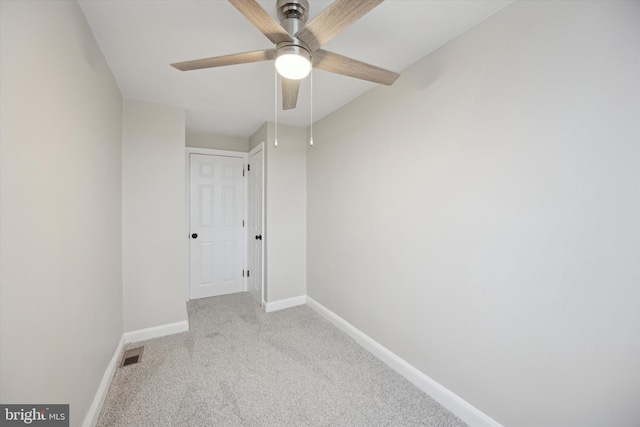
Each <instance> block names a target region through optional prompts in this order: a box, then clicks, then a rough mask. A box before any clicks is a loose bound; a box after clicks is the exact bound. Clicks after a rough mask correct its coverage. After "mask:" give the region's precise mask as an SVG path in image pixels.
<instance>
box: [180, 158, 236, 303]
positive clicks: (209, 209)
mask: <svg viewBox="0 0 640 427" xmlns="http://www.w3.org/2000/svg"><path fill="white" fill-rule="evenodd" d="M189 163H190V181H189V187H190V189H189V204H190V206H189V227H190V230H189V239H190V244H189V297H190V299H196V298H204V297H211V296H216V295H224V294H230V293H234V292H242V291H243V290H244V289H243V288H244V286H243V277H242V272H243V264H244V241H243V239H244V232H243V226H242V221H243V217H244V178H243V176H242V171H243V168H244V164H243V160H242V159H241V158H236V157H221V156H211V155H204V154H191V155H190V162H189Z"/></svg>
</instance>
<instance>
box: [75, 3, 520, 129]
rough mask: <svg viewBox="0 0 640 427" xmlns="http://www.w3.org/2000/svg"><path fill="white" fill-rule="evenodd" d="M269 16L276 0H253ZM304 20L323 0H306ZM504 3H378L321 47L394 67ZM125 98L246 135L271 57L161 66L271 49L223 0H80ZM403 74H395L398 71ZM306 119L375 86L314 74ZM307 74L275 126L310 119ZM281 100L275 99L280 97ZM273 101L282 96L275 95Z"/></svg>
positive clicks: (260, 104)
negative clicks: (199, 66) (195, 66)
mask: <svg viewBox="0 0 640 427" xmlns="http://www.w3.org/2000/svg"><path fill="white" fill-rule="evenodd" d="M259 3H260V5H261V6H262V7H263V8H264V9H265V10H266V11H267V12H269V13H270V14H271V15H272V16H273V17H274V18H275V16H276V15H275V4H276V0H264V1H259ZM309 3H310V9H311V10H310V20H311V19H313V17H314V16H316V15H317V14H318V13H319V12H321V11H322V10H324V9H325V8H326V7H327V6H329V5H330V4H331V3H332V1H326V0H310V1H309ZM509 3H510V1H507V0H491V1H485V0H463V1H457V0H409V1H407V0H387V1H385V2H384V3H382V4H381V5H380V6H378V7H377V8H375V9H374V10H373V11H371V12H370V13H368V14H367V15H365V16H364V17H363V18H361V19H360V20H359V21H357V22H356V23H355V24H353V25H352V26H351V27H349V28H348V29H346V30H345V31H344V32H343V33H341V34H340V35H338V36H337V37H336V38H335V39H333V40H332V41H331V42H330V43H329V44H327V45H326V46H324V48H325V49H327V50H331V51H334V52H336V53H340V54H342V55H346V56H350V57H352V58H355V59H358V60H360V61H364V62H367V63H370V64H373V65H377V66H380V67H383V68H387V69H389V70H392V71H396V72H401V71H402V70H403V69H404V68H406V67H407V66H409V65H411V64H412V63H414V62H416V61H417V60H419V59H420V58H423V57H424V56H426V55H427V54H429V53H431V52H432V51H434V50H435V49H437V48H438V47H440V46H442V45H443V44H444V43H446V42H447V41H449V40H451V39H452V38H454V37H456V36H457V35H459V34H461V33H463V32H464V31H466V30H468V29H469V28H471V27H473V26H474V25H476V24H478V23H479V22H481V21H483V20H484V19H486V18H487V17H489V16H490V15H492V14H494V13H495V12H497V11H498V10H499V9H501V8H503V7H504V6H506V5H507V4H509ZM80 5H81V7H82V9H83V11H84V13H85V15H86V17H87V20H88V21H89V25H90V26H91V28H92V29H93V33H94V34H95V37H96V39H97V40H98V43H99V44H100V47H101V49H102V52H103V53H104V55H105V57H106V59H107V62H108V63H109V66H110V67H111V70H112V71H113V74H114V75H115V78H116V80H117V82H118V86H119V87H120V90H121V91H122V95H123V96H124V97H125V98H133V99H140V100H146V101H151V102H157V103H161V104H166V105H171V106H175V107H181V108H184V109H185V110H186V117H187V131H188V132H194V133H212V134H219V135H231V136H241V137H248V136H250V135H251V134H253V132H255V130H256V129H258V127H260V126H261V125H262V124H263V123H264V122H265V121H273V119H274V96H275V94H274V67H273V62H261V63H253V64H242V65H234V66H229V67H220V68H211V69H207V70H196V71H186V72H183V71H178V70H176V69H174V68H172V67H170V66H169V64H170V63H173V62H180V61H186V60H191V59H199V58H206V57H211V56H219V55H227V54H231V53H239V52H246V51H253V50H260V49H269V48H271V47H273V45H271V42H269V40H268V39H267V38H266V37H265V36H264V35H262V34H261V33H260V32H259V31H258V30H257V29H255V28H254V27H253V26H252V25H251V23H249V21H247V20H246V19H245V17H244V16H243V15H242V14H240V12H238V11H237V10H236V9H235V8H234V7H233V6H232V5H231V4H230V3H228V2H227V1H224V0H195V1H194V0H80ZM401 78H402V77H401ZM313 84H314V88H313V91H314V96H313V98H314V103H313V114H314V121H316V120H318V119H320V118H322V117H324V116H326V115H327V114H329V113H331V112H333V111H335V110H336V109H338V108H340V107H341V106H343V105H344V104H346V103H348V102H349V101H351V100H352V99H354V98H356V97H358V96H359V95H361V94H362V93H364V92H366V91H367V90H369V89H371V88H372V87H374V86H375V84H373V83H369V82H365V81H362V80H357V79H354V78H350V77H345V76H341V75H336V74H331V73H327V72H324V71H321V70H316V71H314V73H313ZM309 92H310V91H309V78H307V79H306V80H305V81H303V83H302V84H301V87H300V96H299V98H298V107H297V108H296V109H295V110H291V111H282V110H280V111H279V112H278V122H280V123H287V124H292V125H297V126H307V125H309V123H310V109H309ZM279 96H280V95H279ZM280 104H281V100H280Z"/></svg>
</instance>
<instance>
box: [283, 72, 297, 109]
mask: <svg viewBox="0 0 640 427" xmlns="http://www.w3.org/2000/svg"><path fill="white" fill-rule="evenodd" d="M299 89H300V80H291V79H285V78H284V77H283V78H282V109H283V110H293V109H294V108H296V104H297V103H298V90H299Z"/></svg>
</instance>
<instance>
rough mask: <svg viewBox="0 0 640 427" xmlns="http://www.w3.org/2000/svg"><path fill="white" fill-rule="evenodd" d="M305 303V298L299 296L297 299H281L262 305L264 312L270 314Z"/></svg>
mask: <svg viewBox="0 0 640 427" xmlns="http://www.w3.org/2000/svg"><path fill="white" fill-rule="evenodd" d="M306 302H307V296H306V295H301V296H299V297H293V298H287V299H281V300H278V301H273V302H268V303H266V304H265V305H264V311H265V312H267V313H271V312H272V311H278V310H284V309H285V308H291V307H295V306H297V305H304V304H305V303H306Z"/></svg>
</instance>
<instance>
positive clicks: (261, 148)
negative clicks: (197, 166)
mask: <svg viewBox="0 0 640 427" xmlns="http://www.w3.org/2000/svg"><path fill="white" fill-rule="evenodd" d="M258 151H260V152H261V157H262V206H261V207H260V208H261V209H262V260H261V263H262V271H261V272H260V276H261V277H260V287H261V289H260V293H261V294H262V295H261V298H260V299H261V304H260V307H262V308H264V307H266V301H265V299H264V294H265V288H266V286H267V283H266V279H267V275H266V274H265V272H266V269H267V264H266V259H267V256H266V255H267V238H268V236H267V223H266V221H265V220H266V218H267V212H266V210H265V205H266V198H265V195H266V188H267V182H266V181H265V179H266V177H267V173H266V170H267V164H266V156H265V143H264V141H260V143H259V144H258V145H256V146H255V147H253V149H252V150H249V152H248V153H247V162H249V157H251V156H253V155H254V154H255V153H257V152H258ZM245 185H246V186H247V187H248V185H249V180H248V179H247V182H246V183H245ZM246 196H247V203H246V205H245V208H246V209H245V215H246V216H247V218H248V209H249V203H248V198H249V191H248V188H247V191H246ZM248 230H249V228H248V227H247V228H246V229H245V235H246V234H247V232H248ZM247 237H248V236H247ZM247 242H248V240H247ZM246 249H247V250H249V248H248V244H247V247H246ZM245 260H247V261H246V262H248V257H247V256H245ZM247 286H248V285H247V282H246V280H245V290H246V289H247Z"/></svg>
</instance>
